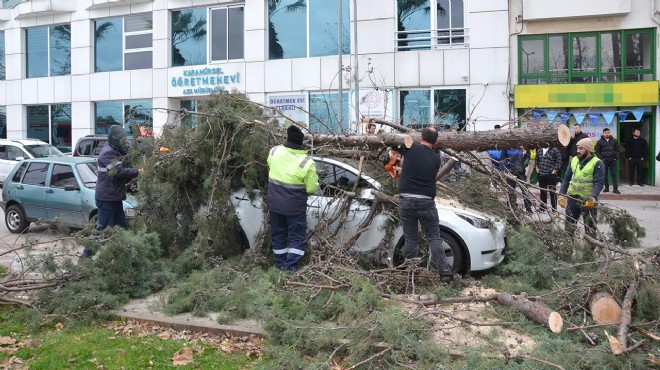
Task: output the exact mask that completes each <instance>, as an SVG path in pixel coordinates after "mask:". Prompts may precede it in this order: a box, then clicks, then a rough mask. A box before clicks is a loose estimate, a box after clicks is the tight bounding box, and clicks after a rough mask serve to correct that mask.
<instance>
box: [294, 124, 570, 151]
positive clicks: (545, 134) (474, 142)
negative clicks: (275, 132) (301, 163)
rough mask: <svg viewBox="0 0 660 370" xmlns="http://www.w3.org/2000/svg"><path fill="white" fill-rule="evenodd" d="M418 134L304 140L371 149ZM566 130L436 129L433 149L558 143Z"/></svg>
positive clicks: (402, 142)
mask: <svg viewBox="0 0 660 370" xmlns="http://www.w3.org/2000/svg"><path fill="white" fill-rule="evenodd" d="M419 138H420V134H419V133H417V132H414V133H407V134H406V133H381V134H378V135H350V136H342V135H322V134H307V135H305V141H306V143H307V144H308V145H309V146H310V147H311V148H320V147H325V146H332V147H334V148H336V149H339V148H356V147H362V148H369V149H372V150H375V149H380V148H383V147H387V146H392V147H410V146H411V145H412V143H413V142H414V141H417V142H419ZM569 140H570V133H569V130H568V127H566V126H564V125H561V126H558V127H547V128H544V129H527V128H524V129H523V128H520V129H519V128H514V129H509V130H506V129H500V130H491V131H470V132H465V131H462V132H440V133H438V140H437V141H436V143H435V149H441V150H442V149H453V150H456V151H472V150H476V151H485V150H489V149H507V148H518V147H520V146H524V147H526V148H540V147H546V146H550V147H562V146H566V145H568V141H569Z"/></svg>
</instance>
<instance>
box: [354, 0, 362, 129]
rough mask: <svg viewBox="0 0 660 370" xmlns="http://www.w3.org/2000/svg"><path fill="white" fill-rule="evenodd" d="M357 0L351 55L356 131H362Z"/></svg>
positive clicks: (355, 0)
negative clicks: (353, 66)
mask: <svg viewBox="0 0 660 370" xmlns="http://www.w3.org/2000/svg"><path fill="white" fill-rule="evenodd" d="M357 21H358V18H357V0H353V36H354V37H353V55H355V71H354V73H355V122H356V124H357V127H358V129H357V131H358V133H363V132H362V125H361V124H360V67H359V65H360V64H359V62H358V32H357V31H358V29H357Z"/></svg>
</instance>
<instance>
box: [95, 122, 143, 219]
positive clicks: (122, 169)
mask: <svg viewBox="0 0 660 370" xmlns="http://www.w3.org/2000/svg"><path fill="white" fill-rule="evenodd" d="M127 153H128V137H127V136H126V130H124V128H123V127H121V126H118V125H113V126H112V127H110V132H109V133H108V142H107V143H105V145H104V146H103V149H101V153H100V154H99V158H98V160H97V162H98V179H97V180H96V207H97V208H98V226H97V228H98V230H103V229H105V228H106V227H108V226H110V227H112V226H120V227H123V228H128V223H127V222H126V215H125V214H124V206H123V202H122V201H123V200H124V199H126V188H125V187H126V183H127V182H129V181H130V180H131V179H133V178H135V177H137V175H138V174H139V173H142V169H140V170H138V169H135V168H130V167H129V166H127V165H126V164H125V163H123V159H124V156H125V155H126V154H127Z"/></svg>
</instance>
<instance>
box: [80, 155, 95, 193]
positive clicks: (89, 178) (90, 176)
mask: <svg viewBox="0 0 660 370" xmlns="http://www.w3.org/2000/svg"><path fill="white" fill-rule="evenodd" d="M76 169H77V170H78V175H80V179H81V180H82V182H83V184H84V185H85V187H86V188H90V189H94V188H96V177H97V175H98V171H99V170H98V167H97V166H96V162H85V163H79V164H77V165H76Z"/></svg>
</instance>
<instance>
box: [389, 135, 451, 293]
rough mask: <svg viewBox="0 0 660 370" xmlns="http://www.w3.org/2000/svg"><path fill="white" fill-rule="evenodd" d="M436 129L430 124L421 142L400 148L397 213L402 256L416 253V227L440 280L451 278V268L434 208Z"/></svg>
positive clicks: (438, 158) (437, 157)
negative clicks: (401, 149) (423, 239)
mask: <svg viewBox="0 0 660 370" xmlns="http://www.w3.org/2000/svg"><path fill="white" fill-rule="evenodd" d="M437 140H438V132H437V131H436V130H435V129H434V128H432V127H426V128H424V129H423V130H422V140H421V142H420V143H419V144H418V143H414V144H413V146H412V147H411V148H410V149H408V150H404V151H402V152H403V164H402V166H401V167H402V169H401V178H400V179H399V216H400V217H401V224H402V226H403V235H404V237H405V245H404V256H405V258H406V259H410V258H415V257H417V253H418V246H417V244H418V240H419V235H418V232H417V230H418V228H419V225H421V227H422V231H424V234H425V235H426V241H427V242H428V245H429V250H430V251H431V255H432V256H433V259H434V260H435V263H436V266H437V268H438V271H439V272H440V283H448V282H450V281H451V280H452V269H451V266H449V265H448V264H447V259H446V256H445V251H444V249H443V247H442V238H441V237H440V228H439V227H438V225H439V224H440V221H439V219H438V210H437V209H436V208H435V194H436V186H435V176H436V175H437V174H438V170H439V169H440V157H439V156H438V154H437V153H436V152H435V151H434V150H433V146H434V145H435V142H436V141H437Z"/></svg>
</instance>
